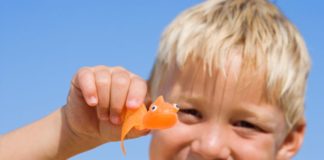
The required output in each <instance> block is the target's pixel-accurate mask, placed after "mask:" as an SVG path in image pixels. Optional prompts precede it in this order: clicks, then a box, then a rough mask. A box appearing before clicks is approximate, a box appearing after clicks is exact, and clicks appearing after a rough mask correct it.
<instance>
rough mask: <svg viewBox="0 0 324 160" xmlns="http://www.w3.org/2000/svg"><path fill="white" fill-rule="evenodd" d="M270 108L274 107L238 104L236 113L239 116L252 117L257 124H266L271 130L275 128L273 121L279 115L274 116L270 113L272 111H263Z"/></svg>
mask: <svg viewBox="0 0 324 160" xmlns="http://www.w3.org/2000/svg"><path fill="white" fill-rule="evenodd" d="M270 107H275V106H267V105H255V104H249V103H241V104H239V109H237V112H238V113H239V115H241V116H247V117H254V118H256V120H257V121H258V122H260V123H262V124H266V125H268V126H269V127H271V128H275V127H276V122H275V121H277V120H278V116H279V115H275V114H274V112H270V111H272V109H271V110H269V109H265V108H270ZM273 109H274V108H273Z"/></svg>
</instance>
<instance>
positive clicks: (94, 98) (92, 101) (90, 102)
mask: <svg viewBox="0 0 324 160" xmlns="http://www.w3.org/2000/svg"><path fill="white" fill-rule="evenodd" d="M88 103H89V104H88V105H90V106H95V105H97V103H98V100H97V98H96V97H95V96H92V97H90V98H89V100H88Z"/></svg>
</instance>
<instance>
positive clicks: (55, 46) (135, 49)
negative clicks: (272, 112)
mask: <svg viewBox="0 0 324 160" xmlns="http://www.w3.org/2000/svg"><path fill="white" fill-rule="evenodd" d="M199 2H201V1H200V0H178V1H174V0H156V1H150V0H134V1H125V0H119V1H105V0H97V1H85V0H69V1H66V0H65V1H63V0H56V1H43V0H33V1H22V0H21V1H18V0H0V134H5V133H7V132H9V131H11V130H14V129H16V128H19V127H22V126H24V125H26V124H29V123H31V122H34V121H36V120H38V119H40V118H42V117H44V116H46V115H47V114H49V113H51V112H53V111H54V110H56V109H57V108H59V107H61V106H62V105H63V104H64V103H65V100H66V96H67V93H68V89H69V84H70V80H71V78H72V76H73V75H74V73H75V72H76V71H77V70H78V68H80V67H82V66H94V65H108V66H116V65H118V66H123V67H125V68H127V69H129V70H130V71H132V72H134V73H136V74H138V75H140V76H142V77H144V78H148V76H149V73H150V71H151V68H152V66H153V63H154V58H155V54H156V51H157V47H158V43H159V38H160V35H161V33H162V31H163V30H164V28H165V27H166V26H167V25H168V24H169V23H170V22H171V21H172V19H174V18H175V17H176V15H178V14H179V13H180V12H181V11H183V10H184V9H186V8H188V7H190V6H193V5H194V4H197V3H199ZM273 2H274V3H275V4H276V5H277V6H278V7H279V8H280V9H281V10H282V11H283V12H284V14H285V15H286V16H287V17H288V18H289V19H290V20H291V21H292V22H293V23H294V24H295V25H296V26H297V28H298V29H299V30H300V32H301V33H302V35H303V36H304V38H305V41H306V43H307V45H308V49H309V52H310V54H311V57H312V61H313V64H312V70H311V73H310V77H309V81H308V89H307V96H306V97H307V104H306V116H307V121H308V129H307V133H306V139H305V142H304V145H303V148H302V149H301V151H300V152H299V154H298V155H297V156H296V157H295V158H294V159H295V160H305V159H319V157H320V156H321V155H322V154H321V152H322V150H323V149H322V148H323V147H322V146H323V144H324V138H323V137H322V136H321V135H322V134H321V133H324V125H323V122H324V119H323V115H324V108H323V105H321V103H322V102H321V101H320V100H321V98H324V97H323V95H324V85H323V82H324V77H323V73H324V72H323V69H324V63H323V60H324V55H323V54H321V53H320V52H321V51H323V50H324V45H323V37H324V31H323V29H324V22H323V17H324V11H323V8H322V6H323V5H324V2H323V1H320V0H308V1H293V0H276V1H273ZM321 106H322V107H321ZM321 116H322V118H320V117H321ZM149 141H150V136H146V137H144V138H140V139H136V140H129V141H126V144H125V145H126V148H127V152H128V153H127V156H126V157H124V156H123V155H122V152H121V150H120V146H119V145H120V144H119V143H110V144H105V145H102V146H100V147H98V148H95V149H93V150H90V151H88V152H85V153H82V154H80V155H78V156H75V157H73V158H71V159H75V160H77V159H98V160H104V159H125V160H128V159H129V160H130V159H132V160H134V159H148V146H149ZM112 157H113V158H112Z"/></svg>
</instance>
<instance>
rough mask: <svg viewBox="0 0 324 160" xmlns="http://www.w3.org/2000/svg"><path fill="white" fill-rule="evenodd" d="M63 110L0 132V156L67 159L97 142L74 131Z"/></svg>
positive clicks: (4, 157) (13, 158)
mask: <svg viewBox="0 0 324 160" xmlns="http://www.w3.org/2000/svg"><path fill="white" fill-rule="evenodd" d="M63 110H64V108H61V109H59V110H57V111H55V112H53V113H51V114H50V115H48V116H47V117H45V118H43V119H41V120H39V121H36V122H34V123H32V124H30V125H27V126H25V127H23V128H19V129H17V130H15V131H12V132H10V133H8V134H6V135H3V136H1V137H0V159H12V160H15V159H35V160H36V159H42V160H45V159H67V158H68V157H71V156H73V155H76V154H78V153H81V152H83V151H86V150H89V149H91V148H93V147H95V146H98V145H100V142H95V141H94V140H93V139H92V140H91V141H90V140H86V139H85V138H81V137H78V136H77V135H76V134H74V133H73V131H72V130H71V129H70V128H69V127H68V126H67V124H68V123H66V122H65V121H66V118H65V116H64V112H63ZM85 144H87V145H85Z"/></svg>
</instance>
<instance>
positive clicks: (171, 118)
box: [120, 96, 179, 155]
mask: <svg viewBox="0 0 324 160" xmlns="http://www.w3.org/2000/svg"><path fill="white" fill-rule="evenodd" d="M178 111H179V108H178V106H177V105H176V104H173V105H172V104H170V103H167V102H165V101H164V99H163V97H162V96H159V97H158V98H157V99H156V101H155V102H153V103H152V104H151V106H150V107H149V109H148V110H147V109H146V106H145V105H144V104H142V105H141V107H139V108H138V109H135V110H133V109H126V110H125V113H124V122H123V125H122V133H121V138H120V142H121V143H120V147H121V149H122V151H123V154H124V155H126V150H125V147H124V139H125V137H126V135H127V133H128V132H129V131H130V130H131V129H132V128H133V127H134V128H136V129H138V130H144V129H166V128H170V127H172V126H173V125H174V124H175V123H176V122H177V120H178V117H177V112H178Z"/></svg>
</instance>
